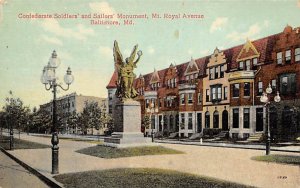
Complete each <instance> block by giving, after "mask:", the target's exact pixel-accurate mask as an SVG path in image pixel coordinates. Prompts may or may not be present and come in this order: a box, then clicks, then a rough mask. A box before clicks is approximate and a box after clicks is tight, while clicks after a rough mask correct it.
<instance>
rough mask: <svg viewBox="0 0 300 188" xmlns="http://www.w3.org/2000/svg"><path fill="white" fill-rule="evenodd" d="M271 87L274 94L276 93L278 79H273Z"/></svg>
mask: <svg viewBox="0 0 300 188" xmlns="http://www.w3.org/2000/svg"><path fill="white" fill-rule="evenodd" d="M271 87H272V93H275V91H276V79H273V80H272V81H271Z"/></svg>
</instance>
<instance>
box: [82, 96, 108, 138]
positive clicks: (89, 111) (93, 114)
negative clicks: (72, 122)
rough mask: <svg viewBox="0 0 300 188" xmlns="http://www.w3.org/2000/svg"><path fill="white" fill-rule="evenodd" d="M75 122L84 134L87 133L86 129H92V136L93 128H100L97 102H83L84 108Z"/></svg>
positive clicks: (99, 113)
mask: <svg viewBox="0 0 300 188" xmlns="http://www.w3.org/2000/svg"><path fill="white" fill-rule="evenodd" d="M77 122H78V125H79V127H80V128H81V130H82V131H83V133H84V134H86V133H87V129H88V128H91V129H92V134H93V128H96V129H100V128H102V124H101V108H100V107H99V105H98V102H93V101H92V102H88V101H85V106H84V108H83V111H82V113H81V114H79V116H78V119H77Z"/></svg>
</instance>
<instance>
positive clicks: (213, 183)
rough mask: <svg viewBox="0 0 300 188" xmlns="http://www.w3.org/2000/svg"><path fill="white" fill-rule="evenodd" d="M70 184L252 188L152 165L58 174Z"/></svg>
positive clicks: (90, 187)
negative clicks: (148, 166)
mask: <svg viewBox="0 0 300 188" xmlns="http://www.w3.org/2000/svg"><path fill="white" fill-rule="evenodd" d="M54 178H55V179H56V180H57V181H59V182H61V183H62V184H64V186H65V187H66V188H68V187H89V188H94V187H110V188H111V187H130V188H132V187H172V188H175V187H178V188H182V187H189V188H191V187H197V188H199V187H205V188H213V187H233V188H235V187H248V186H245V185H241V184H236V183H232V182H227V181H223V180H218V179H214V178H208V177H204V176H197V175H193V174H188V173H182V172H177V171H172V170H162V169H149V168H124V169H110V170H100V171H87V172H79V173H70V174H61V175H58V176H55V177H54Z"/></svg>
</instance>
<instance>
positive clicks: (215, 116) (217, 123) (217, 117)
mask: <svg viewBox="0 0 300 188" xmlns="http://www.w3.org/2000/svg"><path fill="white" fill-rule="evenodd" d="M213 119H214V122H213V128H219V112H218V111H215V112H214V118H213Z"/></svg>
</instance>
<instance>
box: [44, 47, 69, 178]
mask: <svg viewBox="0 0 300 188" xmlns="http://www.w3.org/2000/svg"><path fill="white" fill-rule="evenodd" d="M59 64H60V59H59V58H57V54H56V52H55V50H54V51H53V53H52V55H51V57H50V59H49V62H48V65H47V66H45V67H44V69H43V74H42V76H41V82H42V83H43V84H44V85H45V89H46V90H47V91H48V90H50V89H52V93H53V118H52V138H51V143H52V172H51V173H52V174H58V173H59V172H58V149H59V147H58V142H59V140H58V134H57V114H56V91H57V90H56V89H57V86H58V87H60V88H61V89H62V90H64V91H67V90H68V89H69V86H70V84H71V83H72V82H73V80H74V76H73V75H72V71H71V69H70V67H68V69H67V73H66V74H65V76H64V81H65V83H66V84H67V86H68V87H67V88H66V89H64V88H63V87H62V86H61V85H60V84H58V83H57V80H58V78H57V77H56V75H55V70H56V68H57V67H58V66H59ZM48 85H49V86H48ZM47 86H48V87H47Z"/></svg>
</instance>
